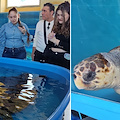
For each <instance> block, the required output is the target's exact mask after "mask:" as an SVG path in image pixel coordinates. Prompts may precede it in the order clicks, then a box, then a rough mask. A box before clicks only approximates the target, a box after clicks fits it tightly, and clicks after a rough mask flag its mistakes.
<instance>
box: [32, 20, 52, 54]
mask: <svg viewBox="0 0 120 120" xmlns="http://www.w3.org/2000/svg"><path fill="white" fill-rule="evenodd" d="M48 23H49V22H48V21H46V41H47V43H48V34H49V33H50V32H51V30H52V27H53V23H54V20H52V21H51V22H50V25H49V29H48V28H47V27H48ZM33 47H36V49H37V50H38V51H40V52H44V50H45V47H46V44H45V40H44V20H40V21H39V22H38V23H37V25H36V31H35V38H34V42H33Z"/></svg>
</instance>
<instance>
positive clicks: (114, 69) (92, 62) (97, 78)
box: [74, 46, 120, 94]
mask: <svg viewBox="0 0 120 120" xmlns="http://www.w3.org/2000/svg"><path fill="white" fill-rule="evenodd" d="M74 82H75V85H76V87H77V88H78V89H85V90H98V89H103V88H114V90H115V91H116V92H117V93H118V94H120V46H118V47H116V48H114V49H112V50H110V51H109V52H108V53H106V52H104V53H98V54H95V55H93V56H91V57H89V58H87V59H85V60H83V61H81V62H80V63H79V64H77V65H76V66H75V67H74Z"/></svg>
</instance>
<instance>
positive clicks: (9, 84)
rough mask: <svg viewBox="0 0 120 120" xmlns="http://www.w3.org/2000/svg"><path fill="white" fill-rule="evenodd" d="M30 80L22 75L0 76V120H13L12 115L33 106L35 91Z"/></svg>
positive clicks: (25, 75) (27, 76) (25, 74)
mask: <svg viewBox="0 0 120 120" xmlns="http://www.w3.org/2000/svg"><path fill="white" fill-rule="evenodd" d="M30 82H32V78H30V77H29V74H27V73H24V74H20V75H18V76H6V77H4V76H0V119H2V120H13V118H12V116H11V115H12V114H13V113H16V112H19V111H21V110H22V109H24V108H26V107H27V106H28V105H29V104H34V99H35V98H36V94H37V92H36V90H34V85H32V83H30Z"/></svg>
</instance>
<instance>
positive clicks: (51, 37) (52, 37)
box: [48, 32, 60, 45]
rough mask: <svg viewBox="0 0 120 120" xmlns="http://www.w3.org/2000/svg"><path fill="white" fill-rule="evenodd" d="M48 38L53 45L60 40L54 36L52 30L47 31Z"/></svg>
mask: <svg viewBox="0 0 120 120" xmlns="http://www.w3.org/2000/svg"><path fill="white" fill-rule="evenodd" d="M48 40H49V41H51V42H53V43H54V44H55V45H59V42H60V40H58V39H56V38H55V33H54V32H51V33H49V35H48Z"/></svg>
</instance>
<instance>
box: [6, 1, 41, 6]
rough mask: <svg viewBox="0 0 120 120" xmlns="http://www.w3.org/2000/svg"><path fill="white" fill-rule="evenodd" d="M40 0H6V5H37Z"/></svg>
mask: <svg viewBox="0 0 120 120" xmlns="http://www.w3.org/2000/svg"><path fill="white" fill-rule="evenodd" d="M38 5H40V0H7V7H23V6H38Z"/></svg>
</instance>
